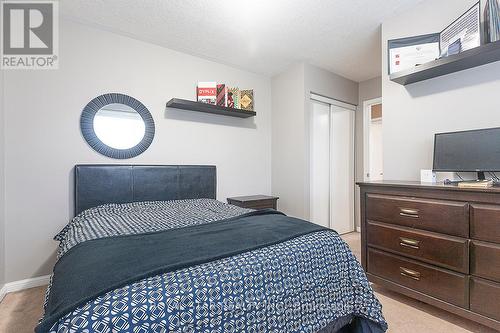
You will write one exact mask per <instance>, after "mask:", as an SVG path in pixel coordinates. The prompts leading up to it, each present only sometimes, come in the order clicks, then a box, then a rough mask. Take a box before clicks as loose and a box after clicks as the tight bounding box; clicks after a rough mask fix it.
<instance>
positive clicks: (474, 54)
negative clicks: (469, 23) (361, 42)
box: [390, 41, 500, 86]
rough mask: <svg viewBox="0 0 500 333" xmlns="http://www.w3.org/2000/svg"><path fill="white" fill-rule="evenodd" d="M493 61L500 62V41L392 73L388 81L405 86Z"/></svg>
mask: <svg viewBox="0 0 500 333" xmlns="http://www.w3.org/2000/svg"><path fill="white" fill-rule="evenodd" d="M495 61H500V41H497V42H493V43H489V44H485V45H481V46H479V47H476V48H474V49H470V50H467V51H464V52H462V53H459V54H455V55H451V56H449V57H445V58H441V59H437V60H434V61H431V62H428V63H425V64H422V65H420V66H417V67H415V68H412V69H408V70H404V71H401V72H397V73H393V74H391V75H390V80H391V81H393V82H397V83H399V84H401V85H404V86H405V85H407V84H411V83H415V82H420V81H424V80H428V79H432V78H435V77H438V76H443V75H446V74H451V73H455V72H459V71H462V70H465V69H469V68H474V67H478V66H482V65H486V64H489V63H492V62H495Z"/></svg>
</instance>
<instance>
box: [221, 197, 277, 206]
mask: <svg viewBox="0 0 500 333" xmlns="http://www.w3.org/2000/svg"><path fill="white" fill-rule="evenodd" d="M278 199H279V197H272V196H268V195H250V196H245V197H232V198H227V203H228V204H230V205H235V206H238V207H242V208H252V209H264V208H273V209H277V208H278Z"/></svg>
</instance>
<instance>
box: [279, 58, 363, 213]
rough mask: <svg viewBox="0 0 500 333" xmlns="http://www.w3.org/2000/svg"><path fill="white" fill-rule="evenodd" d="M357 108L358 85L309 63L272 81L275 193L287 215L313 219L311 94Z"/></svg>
mask: <svg viewBox="0 0 500 333" xmlns="http://www.w3.org/2000/svg"><path fill="white" fill-rule="evenodd" d="M311 92H314V93H316V94H319V95H323V96H326V97H330V98H333V99H336V100H340V101H343V102H347V103H351V104H354V105H357V103H358V83H356V82H354V81H351V80H348V79H346V78H344V77H342V76H339V75H337V74H334V73H331V72H328V71H326V70H324V69H321V68H318V67H316V66H312V65H309V64H306V63H300V64H296V65H294V66H292V67H290V68H289V69H288V70H286V71H284V72H283V73H281V74H279V75H276V76H274V77H273V78H272V101H273V108H272V109H273V112H272V119H273V120H272V124H273V125H272V126H273V129H272V152H273V155H272V189H273V193H274V194H276V195H279V196H280V201H279V208H280V210H282V211H284V212H285V213H287V214H289V215H292V216H297V217H301V218H305V219H308V218H309V206H310V204H309V192H310V186H309V185H310V181H309V168H310V164H309V155H310V152H309V150H310V149H309V142H310V132H309V129H310V112H311V107H312V106H311V105H312V104H311V102H310V94H311Z"/></svg>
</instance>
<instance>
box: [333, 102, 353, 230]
mask: <svg viewBox="0 0 500 333" xmlns="http://www.w3.org/2000/svg"><path fill="white" fill-rule="evenodd" d="M331 117H332V121H331V130H330V136H331V149H330V156H331V158H330V160H331V161H330V172H331V176H330V179H331V181H330V202H331V205H330V216H331V218H330V221H331V224H330V227H331V228H332V229H334V230H336V231H337V232H338V233H340V234H344V233H348V232H351V231H353V230H354V111H351V110H348V109H344V108H341V107H338V106H334V105H332V106H331Z"/></svg>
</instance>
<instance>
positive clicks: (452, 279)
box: [368, 248, 469, 308]
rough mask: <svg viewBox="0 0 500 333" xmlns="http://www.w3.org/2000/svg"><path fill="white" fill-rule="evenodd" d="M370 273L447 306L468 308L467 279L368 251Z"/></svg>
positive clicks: (456, 274)
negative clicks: (430, 296)
mask: <svg viewBox="0 0 500 333" xmlns="http://www.w3.org/2000/svg"><path fill="white" fill-rule="evenodd" d="M368 272H369V273H371V274H374V275H377V276H379V277H381V278H384V279H387V280H390V281H392V282H395V283H398V284H400V285H403V286H405V287H408V288H411V289H413V290H416V291H419V292H422V293H425V294H429V295H432V296H433V297H435V298H438V299H441V300H443V301H446V302H448V303H451V304H454V305H457V306H460V307H465V308H467V307H468V306H469V304H468V303H469V300H468V298H467V294H468V293H467V292H468V289H469V285H468V278H467V277H466V276H465V275H463V274H459V273H454V272H451V271H447V270H444V269H440V268H437V267H433V266H430V265H426V264H421V263H418V262H416V261H414V260H410V259H405V258H402V257H399V256H396V255H392V254H389V253H385V252H382V251H378V250H374V249H372V248H369V249H368Z"/></svg>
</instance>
